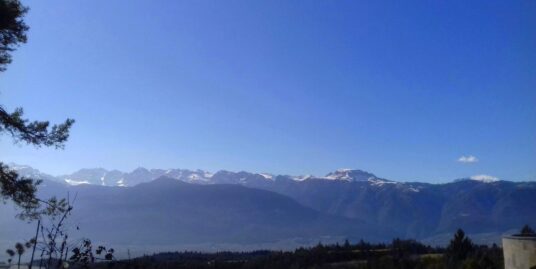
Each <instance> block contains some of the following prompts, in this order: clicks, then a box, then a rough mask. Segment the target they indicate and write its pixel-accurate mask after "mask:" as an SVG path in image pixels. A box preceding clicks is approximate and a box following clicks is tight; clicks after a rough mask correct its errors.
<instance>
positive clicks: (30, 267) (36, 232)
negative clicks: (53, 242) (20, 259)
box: [28, 220, 41, 269]
mask: <svg viewBox="0 0 536 269" xmlns="http://www.w3.org/2000/svg"><path fill="white" fill-rule="evenodd" d="M39 226H41V220H37V229H36V231H35V240H34V242H33V243H34V245H33V250H32V258H31V259H30V266H28V269H32V265H33V260H34V253H35V247H36V246H37V236H38V235H39Z"/></svg>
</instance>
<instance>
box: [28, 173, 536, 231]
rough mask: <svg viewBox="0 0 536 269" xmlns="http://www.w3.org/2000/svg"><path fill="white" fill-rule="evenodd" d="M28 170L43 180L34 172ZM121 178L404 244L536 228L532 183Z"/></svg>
mask: <svg viewBox="0 0 536 269" xmlns="http://www.w3.org/2000/svg"><path fill="white" fill-rule="evenodd" d="M21 171H22V170H21ZM25 171H30V172H31V173H32V174H33V175H41V176H42V175H43V174H41V173H40V172H38V171H36V170H32V169H26V170H25ZM110 173H111V172H109V171H103V170H100V169H92V170H86V169H83V170H80V171H79V172H77V173H74V174H72V175H69V176H68V177H65V178H76V179H77V180H78V181H87V182H95V184H96V185H102V184H101V183H102V182H103V181H102V180H101V178H102V174H105V175H108V174H110ZM120 173H121V176H120V177H119V176H117V177H116V178H114V179H113V180H111V181H110V182H115V181H114V180H118V181H121V182H122V183H123V184H120V185H122V186H123V185H124V186H131V185H135V184H136V183H139V182H151V181H152V180H154V178H156V177H158V176H162V175H164V176H166V177H168V178H173V179H174V180H176V181H177V182H179V183H180V182H181V181H183V182H191V183H198V185H217V184H234V185H242V186H246V187H249V188H255V189H262V190H268V191H271V192H275V193H279V194H282V195H285V196H286V197H290V198H292V199H294V200H295V201H297V202H299V203H300V204H301V205H302V206H305V207H307V208H309V209H314V210H316V211H318V212H322V213H324V214H328V215H333V216H339V217H343V218H346V219H354V220H359V221H362V222H364V223H367V224H369V225H374V226H376V227H381V228H384V229H386V230H389V231H394V232H395V235H397V236H401V237H411V238H418V239H425V238H432V237H437V236H438V235H442V234H447V233H451V232H453V231H454V230H456V229H457V228H463V229H465V230H466V231H467V232H470V233H486V234H488V235H490V234H494V235H495V238H498V236H499V235H500V234H501V233H503V232H505V231H507V230H510V229H517V228H519V227H521V226H522V225H524V224H531V225H533V226H536V182H509V181H481V180H471V179H461V180H456V181H453V182H451V183H447V184H429V183H417V182H411V183H407V182H404V183H403V182H395V181H391V180H387V179H382V178H379V177H377V176H375V175H374V174H372V173H369V172H365V171H361V170H351V169H339V170H337V171H334V172H332V173H329V174H327V175H326V176H324V177H315V176H276V175H270V174H259V173H248V172H230V171H219V172H217V173H215V174H211V173H208V172H205V171H201V170H196V171H191V170H184V169H170V170H162V169H151V170H147V169H143V168H139V169H136V170H134V171H133V172H130V173H122V172H120ZM47 178H50V176H47ZM104 178H105V180H104V182H105V184H104V185H107V183H106V182H108V181H106V176H105V177H104ZM56 180H58V179H57V178H56ZM60 181H61V180H60ZM82 185H84V184H82ZM82 185H81V186H80V187H82ZM143 185H145V184H142V185H136V187H134V188H133V189H138V188H142V186H143ZM216 188H217V187H216ZM128 189H130V188H128ZM155 195H156V194H155Z"/></svg>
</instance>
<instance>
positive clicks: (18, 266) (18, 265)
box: [17, 254, 22, 269]
mask: <svg viewBox="0 0 536 269" xmlns="http://www.w3.org/2000/svg"><path fill="white" fill-rule="evenodd" d="M20 256H22V255H20V254H19V263H18V264H17V268H18V269H20Z"/></svg>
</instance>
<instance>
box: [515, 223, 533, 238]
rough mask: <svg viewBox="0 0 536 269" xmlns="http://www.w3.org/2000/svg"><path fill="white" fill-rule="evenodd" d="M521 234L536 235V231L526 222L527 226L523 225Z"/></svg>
mask: <svg viewBox="0 0 536 269" xmlns="http://www.w3.org/2000/svg"><path fill="white" fill-rule="evenodd" d="M519 234H520V235H521V236H536V233H535V232H534V230H533V229H532V228H531V227H530V226H529V225H528V224H525V226H523V228H522V229H521V231H520V233H519Z"/></svg>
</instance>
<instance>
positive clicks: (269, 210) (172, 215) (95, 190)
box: [0, 177, 394, 248]
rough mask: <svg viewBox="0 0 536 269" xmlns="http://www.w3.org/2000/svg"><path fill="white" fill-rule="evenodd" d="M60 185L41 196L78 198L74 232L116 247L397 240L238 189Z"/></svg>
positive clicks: (17, 228)
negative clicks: (348, 239)
mask: <svg viewBox="0 0 536 269" xmlns="http://www.w3.org/2000/svg"><path fill="white" fill-rule="evenodd" d="M47 183H50V184H47ZM56 184H57V183H56ZM56 184H54V183H52V182H48V181H46V182H45V184H44V186H43V187H42V188H41V190H40V192H41V193H42V194H44V193H46V194H47V195H52V194H57V195H65V193H67V192H68V193H70V195H71V198H72V197H74V196H76V202H75V205H74V206H75V210H74V211H73V215H72V216H71V217H70V219H69V223H68V227H70V228H71V232H73V233H75V234H76V235H80V236H88V237H90V238H91V239H93V240H95V241H96V242H107V243H108V244H110V245H116V246H118V245H121V246H138V247H139V246H144V245H159V246H161V245H173V246H180V245H196V244H197V245H199V244H205V245H230V244H240V245H243V246H244V247H247V246H248V245H258V244H268V245H270V244H272V245H273V246H279V247H283V248H284V247H285V245H284V244H283V243H281V242H289V241H294V242H299V243H294V246H297V245H299V244H306V245H308V244H315V243H317V242H319V241H322V242H334V241H342V240H344V239H345V238H352V239H354V240H357V239H359V238H365V237H366V238H368V239H370V240H372V241H379V240H384V239H386V238H390V237H391V236H393V235H394V234H393V233H390V232H387V231H386V230H384V229H379V228H378V227H374V226H372V225H369V224H366V223H364V222H362V221H359V220H352V219H348V218H344V217H338V216H331V215H328V214H324V213H321V212H318V211H316V210H314V209H311V208H308V207H305V206H303V205H301V204H299V203H297V202H296V201H294V200H293V199H292V198H289V197H287V196H284V195H281V194H277V193H274V192H270V191H266V190H260V189H253V188H248V187H244V186H240V185H237V184H212V185H201V184H190V183H185V182H181V181H178V180H175V179H172V178H167V177H161V178H158V179H156V180H153V181H151V182H148V183H143V184H139V185H136V186H135V187H132V188H121V187H106V186H94V185H78V186H67V185H56ZM4 210H5V209H4ZM0 211H2V210H0ZM2 213H5V214H9V213H8V212H2ZM0 225H2V226H1V227H0V230H2V231H8V232H9V233H6V234H5V235H4V234H3V235H2V236H3V237H4V238H2V239H4V240H5V239H9V238H11V239H12V240H21V238H24V237H23V236H24V235H25V234H26V237H28V236H31V234H32V232H31V231H32V230H33V229H32V227H26V228H25V229H22V228H21V225H20V224H19V222H18V221H16V220H14V219H11V217H10V220H8V221H7V223H6V222H0ZM74 227H80V231H77V230H75V229H74ZM12 237H13V238H12ZM73 238H76V236H73Z"/></svg>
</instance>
